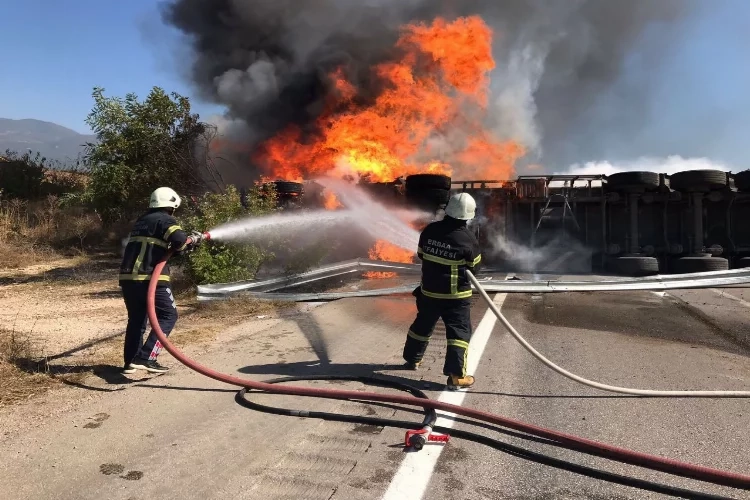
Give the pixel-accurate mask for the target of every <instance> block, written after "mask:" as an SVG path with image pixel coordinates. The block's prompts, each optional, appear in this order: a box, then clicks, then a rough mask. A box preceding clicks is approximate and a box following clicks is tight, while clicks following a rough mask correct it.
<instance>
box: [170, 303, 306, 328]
mask: <svg viewBox="0 0 750 500" xmlns="http://www.w3.org/2000/svg"><path fill="white" fill-rule="evenodd" d="M290 305H291V304H290V303H288V302H274V301H268V300H258V299H254V298H249V297H242V296H237V297H232V298H230V299H227V300H216V301H209V302H200V301H198V300H197V299H195V298H192V299H189V300H187V301H184V302H183V306H184V307H185V308H187V309H188V313H187V314H186V316H187V317H189V318H191V319H195V320H211V321H216V320H220V321H222V322H223V323H224V324H236V323H239V322H242V321H245V320H248V319H252V318H255V317H257V316H262V315H270V314H273V313H275V312H277V311H278V310H279V309H282V308H285V307H289V306H290Z"/></svg>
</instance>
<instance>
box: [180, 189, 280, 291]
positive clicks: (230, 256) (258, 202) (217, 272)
mask: <svg viewBox="0 0 750 500" xmlns="http://www.w3.org/2000/svg"><path fill="white" fill-rule="evenodd" d="M247 201H248V203H247V206H248V208H247V209H245V208H244V207H243V206H242V204H241V202H240V194H239V192H238V191H237V189H236V188H235V187H234V186H229V187H228V188H227V190H226V192H225V193H224V194H215V193H209V194H206V195H204V196H203V197H202V198H201V199H200V200H199V201H198V203H197V206H195V207H191V208H192V210H191V212H192V213H191V214H189V215H188V216H187V217H186V218H185V224H184V227H185V228H186V229H187V230H188V231H206V230H210V229H211V228H214V227H216V226H218V225H220V224H223V223H225V222H229V221H232V220H237V219H240V218H243V217H248V216H259V215H265V214H268V213H270V212H272V211H273V210H274V209H275V206H276V200H275V196H267V195H264V196H261V193H260V191H259V189H258V188H255V189H253V190H251V191H250V192H249V193H248V196H247ZM272 258H273V254H272V253H270V252H268V251H266V250H263V249H261V248H259V247H258V246H256V245H249V244H244V243H243V244H230V243H222V242H219V241H207V242H204V243H203V244H202V245H201V246H200V247H198V248H197V249H196V250H195V251H193V252H191V253H190V254H189V255H188V258H187V259H186V262H185V272H186V274H187V276H188V277H189V279H190V280H191V281H192V282H193V283H195V284H197V285H201V284H205V283H226V282H232V281H241V280H248V279H253V278H254V277H255V274H256V273H257V271H258V269H259V268H260V266H261V265H262V264H263V263H264V262H267V261H268V260H270V259H272Z"/></svg>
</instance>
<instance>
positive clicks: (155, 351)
mask: <svg viewBox="0 0 750 500" xmlns="http://www.w3.org/2000/svg"><path fill="white" fill-rule="evenodd" d="M181 201H182V200H181V199H180V197H179V196H178V195H177V193H176V192H175V191H174V190H173V189H171V188H168V187H160V188H158V189H156V190H155V191H154V192H153V193H151V200H150V202H149V211H148V212H147V213H145V214H144V215H142V216H141V217H140V218H139V219H138V220H137V221H136V222H135V225H134V226H133V229H132V231H131V233H130V236H129V238H128V243H127V246H126V247H125V251H124V255H123V258H122V263H121V264H120V288H121V290H122V296H123V299H124V300H125V308H126V309H127V311H128V326H127V329H126V330H125V349H124V350H125V353H124V354H125V359H124V361H125V364H124V368H123V373H134V372H135V371H136V370H137V369H139V370H146V371H148V372H152V373H163V372H166V371H167V370H168V368H166V367H165V366H162V365H160V364H159V363H158V362H157V361H156V358H157V357H158V356H159V353H160V352H161V348H162V346H161V343H160V342H159V340H158V339H157V338H156V334H154V332H153V331H152V332H151V333H150V334H149V336H148V338H147V339H146V343H145V344H144V343H143V334H144V333H145V331H146V326H147V324H148V316H147V312H146V294H147V291H148V284H149V281H150V280H151V273H152V272H153V270H154V267H155V266H156V264H157V263H158V262H160V261H161V260H162V259H163V258H164V256H165V255H166V253H167V250H168V249H174V250H175V252H176V253H178V254H179V253H182V252H184V251H186V250H191V249H192V248H194V247H196V246H197V245H199V244H200V243H201V240H202V239H203V236H202V234H201V233H197V232H194V233H192V234H190V235H189V236H188V234H186V233H185V231H183V229H182V228H181V227H180V226H179V224H177V221H176V220H175V218H174V217H173V214H174V211H175V209H176V208H177V207H179V206H180V203H181ZM158 280H159V282H158V285H157V287H156V297H155V302H156V316H157V317H158V319H159V326H160V327H161V329H162V331H163V332H164V335H169V334H170V332H171V331H172V329H173V328H174V326H175V323H177V304H176V303H175V300H174V295H173V294H172V289H171V287H170V276H169V267H168V266H165V267H164V269H163V271H162V273H161V275H160V276H159V278H158Z"/></svg>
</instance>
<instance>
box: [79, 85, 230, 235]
mask: <svg viewBox="0 0 750 500" xmlns="http://www.w3.org/2000/svg"><path fill="white" fill-rule="evenodd" d="M93 97H94V108H93V109H92V110H91V112H90V113H89V115H88V117H87V118H86V123H87V124H88V125H89V126H90V127H91V129H92V130H93V131H94V133H95V134H96V136H97V142H96V143H90V144H87V145H86V154H85V162H86V164H87V165H88V166H89V168H90V171H91V182H90V183H89V185H88V187H87V190H86V191H87V192H86V196H84V197H83V200H84V201H86V202H87V203H89V204H90V205H91V206H93V207H94V208H95V209H96V210H97V212H98V213H99V214H100V215H101V217H102V219H103V221H104V222H105V224H106V225H109V224H110V223H113V222H116V221H118V220H121V219H123V218H128V217H130V216H132V215H135V214H136V213H137V212H139V211H140V208H141V207H142V206H143V202H144V200H148V197H149V195H150V193H151V192H152V191H153V190H154V189H156V188H158V187H160V186H170V187H172V188H173V189H175V190H177V191H178V192H196V191H203V190H207V188H208V184H209V182H208V181H207V179H216V175H215V172H214V169H213V166H212V164H211V162H210V160H209V158H208V156H207V151H208V147H207V146H208V145H209V143H210V141H211V139H212V136H211V135H210V130H211V127H210V126H208V125H207V124H205V123H202V122H200V121H199V116H198V115H197V114H193V113H191V110H190V101H189V100H188V98H186V97H183V96H181V95H179V94H176V93H172V94H167V93H166V92H164V90H162V89H161V88H159V87H154V88H153V89H152V90H151V92H150V93H149V95H148V96H147V97H146V99H145V100H144V101H142V102H139V101H138V98H137V96H136V95H135V94H128V95H126V96H125V98H124V99H121V98H117V97H105V96H104V89H101V88H95V89H94V92H93ZM199 153H202V154H203V156H201V155H200V154H199Z"/></svg>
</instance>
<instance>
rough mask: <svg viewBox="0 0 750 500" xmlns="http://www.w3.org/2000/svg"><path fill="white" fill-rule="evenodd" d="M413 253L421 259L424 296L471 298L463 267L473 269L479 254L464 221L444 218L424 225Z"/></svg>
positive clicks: (480, 259)
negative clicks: (415, 250) (415, 252)
mask: <svg viewBox="0 0 750 500" xmlns="http://www.w3.org/2000/svg"><path fill="white" fill-rule="evenodd" d="M417 255H418V256H419V258H420V259H422V286H421V290H422V293H423V294H424V295H425V296H426V297H431V298H434V299H466V298H469V297H471V294H472V290H471V283H470V282H469V279H468V277H467V276H466V269H470V270H472V271H476V269H477V268H478V267H479V263H480V262H481V261H482V255H481V252H480V249H479V242H478V241H477V239H476V237H475V236H474V234H473V233H472V232H471V231H470V230H469V228H468V227H466V222H465V221H461V220H457V219H452V218H450V217H446V218H445V219H443V220H442V221H437V222H433V223H431V224H430V225H428V226H427V227H426V228H425V229H424V231H422V234H420V235H419V248H418V250H417Z"/></svg>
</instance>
